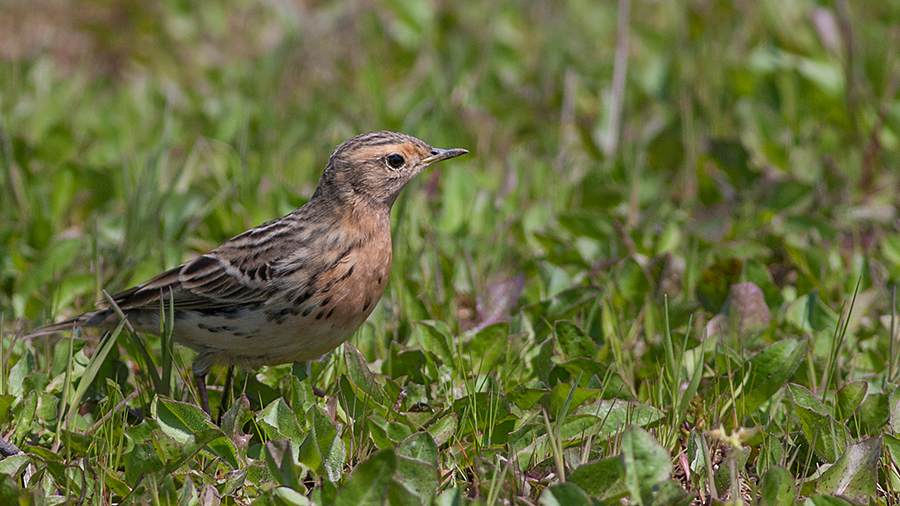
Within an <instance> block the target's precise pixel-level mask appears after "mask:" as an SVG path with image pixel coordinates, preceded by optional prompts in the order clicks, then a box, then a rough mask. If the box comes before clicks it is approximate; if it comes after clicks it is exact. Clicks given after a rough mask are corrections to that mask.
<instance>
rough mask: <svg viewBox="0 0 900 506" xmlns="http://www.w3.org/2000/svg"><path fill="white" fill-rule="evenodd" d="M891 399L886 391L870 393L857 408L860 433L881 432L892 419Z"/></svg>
mask: <svg viewBox="0 0 900 506" xmlns="http://www.w3.org/2000/svg"><path fill="white" fill-rule="evenodd" d="M890 416H891V413H890V399H889V396H888V395H887V394H885V393H881V392H878V393H870V394H868V395H866V398H865V400H863V401H862V404H860V405H859V408H857V410H856V417H857V419H858V420H859V424H860V434H877V433H881V432H882V429H883V427H884V426H885V425H886V424H887V423H888V422H889V421H890Z"/></svg>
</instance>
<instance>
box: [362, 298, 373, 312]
mask: <svg viewBox="0 0 900 506" xmlns="http://www.w3.org/2000/svg"><path fill="white" fill-rule="evenodd" d="M371 305H372V299H366V305H365V306H363V311H365V310H366V309H369V306H371Z"/></svg>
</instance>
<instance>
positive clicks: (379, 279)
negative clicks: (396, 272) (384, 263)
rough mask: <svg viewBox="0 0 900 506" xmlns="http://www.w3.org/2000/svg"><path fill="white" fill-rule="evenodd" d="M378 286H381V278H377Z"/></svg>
mask: <svg viewBox="0 0 900 506" xmlns="http://www.w3.org/2000/svg"><path fill="white" fill-rule="evenodd" d="M378 284H379V285H380V284H381V276H378Z"/></svg>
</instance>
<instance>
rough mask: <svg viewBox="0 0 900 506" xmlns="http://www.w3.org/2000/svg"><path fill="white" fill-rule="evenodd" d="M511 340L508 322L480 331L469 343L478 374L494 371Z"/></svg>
mask: <svg viewBox="0 0 900 506" xmlns="http://www.w3.org/2000/svg"><path fill="white" fill-rule="evenodd" d="M508 339H509V324H508V323H506V322H500V323H495V324H493V325H488V326H487V327H484V328H483V329H481V330H479V331H478V332H477V333H476V334H475V335H474V336H472V339H471V341H469V342H468V343H467V348H468V350H467V351H468V352H469V353H470V355H471V357H472V365H473V366H474V367H475V371H476V372H477V373H478V374H487V373H489V372H490V371H492V370H494V368H495V366H496V361H497V358H498V357H499V356H500V355H501V354H502V353H503V350H504V349H506V342H507V340H508Z"/></svg>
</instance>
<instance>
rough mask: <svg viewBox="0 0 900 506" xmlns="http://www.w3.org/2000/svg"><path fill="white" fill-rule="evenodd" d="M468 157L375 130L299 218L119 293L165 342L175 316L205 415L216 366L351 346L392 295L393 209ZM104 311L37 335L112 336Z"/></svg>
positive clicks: (343, 156) (111, 317)
mask: <svg viewBox="0 0 900 506" xmlns="http://www.w3.org/2000/svg"><path fill="white" fill-rule="evenodd" d="M465 153H468V151H467V150H465V149H437V148H433V147H431V146H429V145H428V144H425V143H424V142H422V141H420V140H419V139H416V138H415V137H411V136H409V135H405V134H401V133H396V132H373V133H367V134H362V135H357V136H356V137H352V138H350V139H348V140H347V141H345V142H343V143H342V144H341V145H339V146H338V147H337V148H336V149H335V150H334V152H333V153H332V154H331V157H330V158H329V159H328V164H327V165H326V166H325V171H324V172H323V173H322V177H321V179H319V185H318V187H317V188H316V191H315V193H313V196H312V197H311V198H310V199H309V202H307V203H306V204H305V205H304V206H302V207H300V208H299V209H297V210H296V211H294V212H292V213H290V214H288V215H287V216H284V217H282V218H278V219H276V220H272V221H269V222H267V223H263V224H262V225H260V226H258V227H256V228H254V229H251V230H248V231H246V232H244V233H243V234H241V235H238V236H237V237H234V238H232V239H230V240H228V241H227V242H225V243H224V244H222V245H221V246H219V247H218V248H216V249H214V250H213V251H210V252H209V253H207V254H205V255H202V256H199V257H197V258H195V259H194V260H192V261H190V262H187V263H185V264H183V265H180V266H178V267H175V268H174V269H172V270H170V271H168V272H164V273H163V274H160V275H159V276H157V277H155V278H153V279H151V280H150V281H147V282H146V283H142V284H140V285H137V286H135V287H133V288H131V289H128V290H125V291H124V292H121V293H117V294H115V295H113V296H112V299H113V300H114V301H115V302H116V305H118V306H119V307H120V308H121V309H122V311H123V312H124V313H125V315H126V318H127V319H128V321H129V323H130V324H131V325H132V326H133V327H134V328H135V329H136V330H137V331H139V332H146V333H150V334H159V330H160V308H161V307H162V308H163V310H165V311H169V308H170V307H172V308H174V314H173V315H172V316H171V318H172V320H173V321H174V329H173V335H174V337H175V339H176V340H177V341H179V342H180V343H182V344H184V345H186V346H188V347H190V348H192V349H193V350H195V351H196V352H197V358H196V360H194V363H193V366H192V369H193V373H194V378H195V379H196V381H197V388H198V393H199V395H200V402H201V403H202V405H203V409H204V410H205V411H206V412H207V413H209V401H208V398H207V393H206V375H207V373H208V372H209V370H210V368H211V367H212V366H213V365H214V364H223V365H238V366H244V367H254V366H259V365H272V364H283V363H288V362H305V361H309V360H312V359H316V358H319V357H321V356H322V355H324V354H326V353H328V352H329V351H331V350H333V349H335V348H336V347H338V346H339V345H340V344H341V343H343V342H344V341H346V340H347V339H349V338H350V337H351V336H352V335H353V333H354V332H356V330H357V329H358V328H359V327H360V326H361V325H362V324H363V322H364V321H365V320H366V318H367V317H368V316H369V314H370V313H371V312H372V309H374V308H375V303H376V302H378V299H380V298H381V295H382V293H384V287H385V284H386V283H387V279H388V273H389V272H390V269H391V230H390V212H391V206H392V205H393V204H394V201H395V200H396V199H397V195H399V193H400V191H401V190H402V189H403V188H404V187H405V186H406V184H407V183H409V182H410V180H412V178H413V177H415V176H416V175H417V174H418V173H420V172H422V170H424V169H425V168H426V167H428V166H429V165H431V164H433V163H436V162H440V161H442V160H446V159H448V158H453V157H456V156H459V155H462V154H465ZM98 306H99V308H100V309H98V310H96V311H93V312H90V313H86V314H83V315H81V316H77V317H75V318H71V319H69V320H65V321H61V322H59V323H54V324H52V325H49V326H46V327H43V328H41V329H38V330H37V331H35V332H34V333H33V335H40V334H49V333H55V332H59V331H64V330H70V329H72V328H74V327H98V328H102V329H112V328H115V327H116V325H118V323H119V317H118V316H117V314H116V312H115V311H114V310H113V309H112V308H111V307H110V306H109V304H107V303H105V302H100V303H98Z"/></svg>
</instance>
